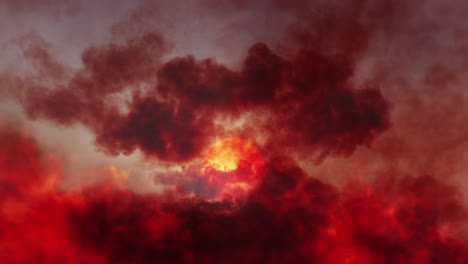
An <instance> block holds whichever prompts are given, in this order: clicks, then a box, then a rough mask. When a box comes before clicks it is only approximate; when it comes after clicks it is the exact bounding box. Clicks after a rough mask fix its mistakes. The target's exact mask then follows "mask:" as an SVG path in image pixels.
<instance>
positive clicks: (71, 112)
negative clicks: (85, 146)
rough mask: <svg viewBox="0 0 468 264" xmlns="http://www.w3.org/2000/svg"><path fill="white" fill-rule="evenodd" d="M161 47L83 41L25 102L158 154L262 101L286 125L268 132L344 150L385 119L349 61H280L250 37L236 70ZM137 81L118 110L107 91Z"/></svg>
mask: <svg viewBox="0 0 468 264" xmlns="http://www.w3.org/2000/svg"><path fill="white" fill-rule="evenodd" d="M163 46H164V44H163V43H162V40H161V38H160V37H159V36H157V35H145V36H143V37H141V38H140V39H137V40H135V39H131V40H128V41H127V43H126V44H125V45H124V46H117V45H115V44H109V45H106V46H103V47H99V48H90V49H88V50H86V51H85V52H84V53H83V55H82V59H83V64H84V69H82V70H80V71H78V72H77V73H76V74H75V75H74V76H72V77H71V80H70V81H68V82H66V83H65V84H64V87H54V88H44V87H41V88H35V89H28V90H26V92H25V98H24V99H23V100H24V103H25V106H26V109H27V111H28V113H30V115H31V116H33V117H45V118H48V119H51V120H54V121H56V122H58V123H61V124H64V125H67V124H72V123H75V122H80V123H84V124H86V125H87V126H89V127H90V128H91V129H92V130H93V131H94V132H95V134H96V138H97V143H98V144H99V145H100V146H102V147H104V149H105V150H107V151H109V152H110V153H127V154H128V153H131V152H133V151H134V150H135V149H140V150H142V151H143V152H144V153H145V154H147V155H149V156H156V157H157V158H159V159H161V160H164V161H185V160H188V159H190V158H193V157H195V156H197V155H199V154H200V153H201V151H202V150H203V147H204V146H205V145H206V143H207V142H208V139H209V138H210V137H211V136H213V135H215V134H216V133H219V131H214V119H215V118H216V117H217V116H218V115H227V116H236V115H239V114H240V113H242V112H245V111H253V110H257V109H263V110H264V111H267V112H268V113H269V115H270V117H269V118H268V125H267V126H274V127H277V128H278V129H279V130H284V131H282V132H283V133H281V134H282V135H284V136H282V137H280V138H274V137H269V136H267V138H268V139H269V140H271V141H272V142H273V141H278V142H280V144H282V143H283V142H288V144H289V143H290V142H289V141H293V142H291V143H293V144H297V143H298V142H301V144H302V145H304V146H305V147H306V148H310V147H317V148H319V149H320V148H324V149H325V150H326V151H334V152H348V153H349V152H351V151H352V150H353V149H354V148H355V147H356V146H357V145H360V144H362V143H366V142H369V141H370V139H371V138H372V136H373V135H374V134H375V133H377V132H381V131H383V130H384V129H385V128H387V127H388V125H389V121H388V105H387V103H386V102H385V100H384V99H383V98H382V96H381V94H380V92H379V90H378V89H376V88H374V87H366V88H361V89H359V90H357V89H355V88H353V86H352V84H351V83H350V82H349V78H350V76H351V75H352V65H350V64H349V62H347V61H341V60H340V59H337V58H334V57H329V56H325V55H321V54H318V53H316V52H314V51H308V50H304V51H300V52H299V53H298V54H297V55H295V56H296V58H295V59H291V60H286V59H283V58H281V57H280V56H279V55H277V54H275V53H273V52H272V51H271V50H270V49H269V48H268V47H267V46H266V45H265V44H263V43H257V44H254V45H253V46H252V47H251V48H250V49H249V51H248V55H247V57H246V58H245V60H244V63H243V65H242V67H241V69H240V70H239V71H235V70H231V69H229V68H227V67H226V66H223V65H220V64H217V63H215V62H214V61H212V60H210V59H206V60H202V61H197V60H196V59H194V58H193V57H191V56H188V57H182V58H175V59H172V60H170V61H168V62H166V63H164V64H162V65H158V61H159V59H158V56H159V55H158V52H160V51H161V49H162V47H163ZM46 58H48V57H47V56H46ZM33 59H38V60H44V59H45V58H42V57H39V58H37V57H36V58H33ZM48 64H50V63H47V64H46V63H39V65H41V66H43V65H48ZM54 65H55V64H54ZM157 66H159V68H157ZM154 78H156V79H157V82H156V84H154V83H153V82H151V80H152V79H154ZM138 85H149V86H150V87H149V88H147V91H144V92H142V91H140V90H136V91H132V90H129V92H130V93H131V94H133V95H132V96H131V99H130V100H131V101H130V102H128V103H126V105H125V106H126V107H127V108H128V110H127V112H123V111H120V110H119V105H118V102H116V100H115V99H114V103H112V102H113V100H112V98H111V95H113V94H115V93H116V92H122V91H128V89H130V88H131V87H137V86H138ZM259 126H261V124H259ZM218 130H219V128H218Z"/></svg>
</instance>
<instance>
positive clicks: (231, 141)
mask: <svg viewBox="0 0 468 264" xmlns="http://www.w3.org/2000/svg"><path fill="white" fill-rule="evenodd" d="M263 167H264V161H263V158H262V155H261V153H260V150H259V149H258V148H257V147H256V146H255V145H254V144H253V143H250V142H248V141H246V140H244V139H240V138H227V139H223V140H220V141H218V142H216V143H215V144H213V145H212V146H211V147H210V148H209V149H208V150H207V152H206V153H205V155H204V159H203V163H202V174H203V175H204V177H205V178H206V180H207V184H208V185H209V186H210V187H211V188H212V191H214V193H215V194H214V196H215V197H218V198H219V197H227V196H228V197H239V196H243V195H245V194H247V193H248V192H249V191H250V190H251V189H252V188H253V187H254V186H255V185H256V184H257V182H258V180H259V178H261V176H262V174H263V172H262V171H263Z"/></svg>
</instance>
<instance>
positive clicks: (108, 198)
mask: <svg viewBox="0 0 468 264" xmlns="http://www.w3.org/2000/svg"><path fill="white" fill-rule="evenodd" d="M49 2H50V3H55V2H56V1H49ZM124 2H125V1H122V2H120V1H116V5H117V6H118V5H123V3H124ZM215 2H216V3H215ZM228 2H229V3H225V5H223V4H218V1H214V2H213V1H200V3H199V4H197V5H200V6H199V7H198V6H197V8H194V10H195V11H194V12H197V14H202V15H203V16H210V15H211V16H212V17H213V18H215V19H218V20H221V19H222V18H223V17H224V16H230V15H231V14H230V13H235V14H236V16H233V17H231V18H232V21H231V22H232V24H233V25H232V26H233V27H234V28H235V27H236V26H239V25H240V24H236V23H237V22H238V21H237V20H238V19H239V20H242V18H243V17H247V16H248V14H249V12H252V10H268V12H271V16H272V17H274V18H275V20H274V22H271V27H272V28H275V30H276V26H278V28H282V29H286V32H282V33H281V38H280V40H279V41H278V43H275V42H274V41H271V40H269V39H268V38H266V39H264V38H258V39H256V38H252V39H254V41H250V40H249V41H250V42H249V46H248V47H247V48H245V49H244V50H243V56H242V58H241V59H240V60H239V61H238V62H237V63H232V64H229V63H226V62H222V61H223V60H219V59H218V58H217V57H216V56H213V57H208V58H201V57H200V56H198V55H197V54H186V53H184V54H177V53H176V55H174V54H173V53H171V52H172V50H173V49H174V47H177V44H178V43H173V41H174V40H173V39H171V36H172V37H173V38H174V36H173V35H171V32H170V30H169V29H167V31H168V32H165V31H164V27H160V28H158V26H157V25H155V24H157V22H159V21H158V19H159V17H158V16H161V17H163V16H164V15H167V14H164V12H163V11H162V10H164V8H168V10H172V9H171V8H175V9H176V10H179V7H177V6H176V5H175V4H174V6H172V4H168V3H166V2H164V1H160V2H159V1H157V2H152V1H141V3H139V4H138V5H137V7H136V8H135V9H132V11H131V12H130V16H129V17H127V18H125V19H123V20H119V19H117V20H118V21H117V22H116V23H115V24H112V28H111V31H112V37H110V38H104V39H105V41H100V42H92V43H91V44H89V45H87V46H86V48H84V49H83V50H80V53H79V58H78V61H79V63H78V64H76V65H68V64H67V63H65V62H62V61H61V60H60V59H59V57H60V56H58V53H59V52H58V50H55V47H54V46H53V45H51V44H50V43H49V40H48V39H47V38H46V37H43V36H42V35H41V34H39V33H34V32H33V33H28V34H26V35H22V36H20V37H17V38H15V40H14V45H17V46H18V47H19V49H20V50H21V52H22V54H21V55H22V56H23V58H24V59H25V61H23V63H24V62H27V63H26V64H27V65H25V68H26V70H25V71H24V72H22V71H18V72H15V70H14V69H13V70H11V69H7V70H5V71H0V95H1V96H2V97H3V96H4V97H6V98H8V100H12V101H14V102H15V103H16V104H17V106H18V107H20V108H21V109H22V110H24V114H25V115H24V116H25V117H24V118H25V119H27V122H30V123H35V124H37V123H42V122H44V123H46V122H47V124H49V125H51V126H54V127H59V128H66V129H76V128H77V127H79V128H80V129H81V128H85V129H86V131H87V132H89V133H90V135H91V137H92V138H93V140H94V141H93V144H94V146H96V151H98V152H99V153H100V154H103V155H106V156H108V157H113V156H119V155H120V154H123V155H120V157H119V158H122V157H123V158H124V159H125V158H128V156H130V155H132V154H133V153H135V152H140V153H141V154H142V157H143V158H144V160H142V161H141V165H142V166H143V165H145V166H147V165H148V163H150V164H151V166H153V169H154V172H153V171H152V172H151V174H150V177H148V178H150V181H149V182H145V183H144V184H146V185H155V186H158V187H159V189H158V190H159V192H155V191H152V192H141V191H139V190H137V188H132V187H131V186H130V185H126V184H122V182H125V181H126V180H128V178H129V177H138V176H141V175H131V176H129V173H128V172H126V171H125V172H119V169H118V168H117V167H113V166H112V168H113V169H112V171H111V172H110V174H111V177H110V178H105V180H103V181H92V183H91V184H82V185H79V186H78V185H77V186H73V185H71V186H66V185H61V184H60V183H61V182H62V180H63V179H64V178H65V177H66V176H65V175H66V174H67V173H66V167H67V164H66V163H67V162H76V160H73V159H70V160H67V158H66V157H67V153H65V154H63V153H61V152H60V150H59V151H58V153H61V155H54V153H55V152H54V151H53V150H51V149H49V148H47V149H46V148H45V147H44V146H43V144H42V142H41V141H40V140H37V138H39V137H35V135H34V132H33V135H30V134H28V129H23V127H22V125H19V123H21V122H19V123H16V122H12V123H9V121H6V120H5V121H4V120H2V119H0V262H1V263H13V264H16V263H18V264H19V263H91V264H92V263H96V264H107V263H109V264H110V263H121V264H127V263H337V264H338V263H353V264H366V263H369V264H371V263H372V264H374V263H377V264H380V263H382V264H384V263H414V264H420V263H455V264H458V263H460V264H463V263H468V241H467V240H466V220H467V219H468V218H467V213H468V212H467V210H466V201H465V200H464V197H463V189H462V188H463V187H462V186H461V185H460V186H457V185H456V184H453V183H449V182H450V181H449V179H450V180H452V178H450V177H451V176H453V175H454V174H456V173H457V175H462V176H463V175H464V169H460V168H463V167H462V166H460V165H459V164H458V163H457V162H456V161H458V162H460V160H462V161H463V162H464V161H465V160H464V158H463V157H464V153H465V152H466V151H465V150H466V149H467V148H466V146H465V144H466V143H465V140H466V133H465V132H464V131H465V130H466V125H465V122H464V121H463V120H465V118H466V117H468V114H466V113H465V112H466V111H464V108H463V107H462V106H464V104H465V103H466V102H465V101H466V99H464V98H466V96H465V95H464V93H463V92H461V91H459V90H457V89H458V88H456V87H455V88H452V86H455V84H460V83H463V81H462V80H461V77H460V72H463V71H462V70H466V62H462V63H460V64H457V63H458V61H457V60H455V58H454V59H453V60H451V61H450V63H448V64H447V65H448V66H447V65H444V64H443V63H440V61H439V63H432V60H431V59H432V57H431V54H430V52H431V51H432V50H434V53H436V52H435V51H438V52H441V51H440V50H438V49H437V48H436V47H439V46H437V45H439V44H438V43H437V41H436V40H433V39H430V38H427V37H426V38H424V37H423V38H422V39H423V40H427V42H428V44H426V45H425V46H423V47H421V50H420V51H419V52H420V53H416V52H415V50H417V49H418V48H415V47H414V46H417V43H422V42H424V41H422V40H421V39H416V38H417V37H413V35H417V36H420V35H418V34H416V33H419V31H422V32H423V34H422V36H424V34H427V32H426V31H427V28H429V27H430V28H436V27H432V24H431V23H429V22H427V21H430V19H428V18H426V17H425V15H427V16H428V17H429V18H430V16H429V15H428V14H429V13H430V12H431V10H432V9H434V8H432V9H431V8H428V7H427V6H429V7H430V6H431V5H432V4H431V3H432V2H431V0H426V1H423V2H424V4H420V5H419V4H412V3H406V1H387V0H381V1H361V2H359V3H357V2H355V1H320V0H317V1H315V0H314V1H282V0H276V1H256V3H250V2H249V1H228ZM72 3H73V1H66V2H64V3H63V4H60V5H57V7H56V8H50V9H48V8H45V7H44V6H43V5H42V4H41V3H40V2H39V1H17V2H14V1H6V2H5V4H2V3H0V8H1V7H7V8H8V10H10V11H11V12H14V13H15V14H23V13H30V12H33V11H32V10H33V9H35V8H39V7H41V9H40V10H38V12H43V11H44V10H45V11H47V10H50V11H52V10H54V11H53V12H59V13H61V12H62V11H60V10H62V9H64V10H67V11H66V13H65V14H62V15H64V16H65V17H67V16H68V15H72V14H74V15H79V14H80V11H79V8H78V7H80V6H81V7H82V8H83V5H82V4H81V2H76V3H73V4H72ZM75 4H76V5H75ZM434 5H435V4H434ZM75 8H77V10H74V9H75ZM444 8H446V9H443V8H441V10H445V11H446V13H447V14H454V15H456V14H458V13H457V12H455V11H454V10H453V6H449V7H444ZM180 10H181V9H180ZM0 12H1V10H0ZM171 12H174V11H171ZM181 12H182V10H181ZM46 13H48V12H46ZM254 13H255V12H254ZM184 14H185V13H184ZM444 14H445V13H444ZM172 15H174V16H175V14H172V13H170V12H169V16H172ZM181 16H182V15H181ZM445 16H447V15H445ZM458 16H459V14H458V15H457V17H458ZM463 16H464V15H463ZM402 17H403V18H402ZM177 19H180V21H185V20H183V19H186V18H182V17H177V16H176V17H174V20H175V21H176V22H175V23H176V24H177V22H178V21H179V20H177ZM198 19H199V20H197V21H203V19H202V18H198ZM254 20H255V21H256V19H254ZM258 20H260V19H258ZM161 21H162V20H161ZM194 21H195V20H194ZM155 22H156V23H155ZM200 23H201V22H200ZM239 23H240V22H239ZM281 23H285V24H287V27H285V26H284V25H283V27H280V24H281ZM194 24H196V23H195V22H194ZM467 25H468V24H467ZM229 26H231V25H229ZM229 26H226V28H225V29H226V31H228V29H230V27H229ZM251 26H252V28H255V27H256V25H251ZM438 26H439V28H444V26H445V27H448V26H447V25H445V24H444V26H442V25H438ZM460 28H462V27H461V26H460ZM0 29H1V28H0ZM223 29H224V28H223ZM457 29H458V27H457ZM187 31H188V30H187ZM207 31H208V30H207ZM440 31H443V30H440ZM249 32H250V31H249ZM252 32H254V30H252ZM443 32H444V31H443ZM466 32H468V30H466ZM466 32H465V31H463V30H461V29H460V30H458V31H457V32H455V33H456V34H455V33H454V34H453V35H456V38H457V39H460V40H463V39H464V38H465V39H466V37H464V38H463V36H466ZM202 33H205V32H200V35H201V36H205V35H203V34H202ZM283 33H284V34H283ZM439 33H440V32H439ZM197 34H198V33H197ZM278 34H280V33H278ZM440 34H441V33H440ZM441 35H443V36H445V35H450V34H448V33H447V34H441ZM176 39H177V38H176ZM465 42H466V41H465ZM387 44H388V47H387ZM392 49H395V50H397V51H398V52H401V51H402V50H410V51H412V52H415V53H416V54H423V55H424V56H422V57H424V59H423V60H421V61H419V60H415V61H417V63H419V64H421V65H423V66H421V65H417V66H418V67H419V68H417V70H416V66H414V67H415V69H414V72H413V71H409V70H411V67H409V66H408V65H404V64H403V63H401V62H400V61H401V60H403V57H404V56H403V55H402V56H396V57H397V58H396V59H395V58H390V57H392V56H394V54H396V53H397V52H395V51H394V50H392ZM440 49H441V50H443V49H442V48H440ZM450 49H452V46H450ZM463 50H464V51H465V52H466V46H465V47H462V46H460V47H457V51H463ZM456 54H457V55H458V53H456ZM406 55H408V58H412V57H411V56H410V55H412V54H410V53H409V52H408V53H407V54H406ZM445 55H446V56H447V57H450V56H451V57H454V55H453V54H451V55H450V56H448V55H447V54H445ZM374 56H375V57H374ZM437 56H440V57H443V56H444V54H442V55H440V54H437ZM429 57H430V58H429ZM435 57H436V54H434V58H435ZM369 58H371V59H369ZM382 58H384V59H388V60H391V63H390V62H389V63H382V62H381V61H380V59H382ZM408 58H407V59H408ZM372 59H373V60H374V61H373V62H374V64H372V63H370V62H369V61H372ZM394 60H396V61H397V63H396V64H397V65H398V66H397V67H395V65H392V63H395V61H394ZM408 60H410V59H408ZM434 60H435V59H434ZM442 61H443V60H442ZM443 62H445V61H443ZM379 63H380V64H379ZM398 63H400V64H398ZM417 63H416V62H415V65H416V64H417ZM0 66H1V65H0ZM23 66H24V65H23ZM366 67H367V68H366ZM426 67H427V68H426ZM408 69H409V70H408ZM402 72H404V74H406V75H404V74H402ZM408 72H409V73H408ZM366 74H367V75H366ZM421 76H422V79H423V80H424V81H423V84H424V85H423V86H424V89H425V90H421V91H423V92H420V91H419V90H417V89H423V88H419V87H418V88H417V89H414V87H412V85H414V86H417V85H415V84H414V83H417V82H416V80H417V79H418V78H421ZM413 82H414V83H413ZM393 86H397V88H392V89H390V88H388V87H393ZM463 87H464V86H463ZM410 88H411V89H410ZM440 88H446V89H447V90H448V91H449V92H447V94H448V95H450V96H447V97H450V98H454V99H453V100H451V101H448V100H447V99H446V98H447V97H445V96H444V95H445V94H444V93H443V92H440ZM449 88H450V89H449ZM0 99H3V98H0ZM438 100H439V101H443V100H445V101H444V103H443V104H436V103H434V102H438ZM457 107H458V108H457ZM455 108H456V110H454V109H455ZM428 109H429V110H428ZM460 109H461V110H460ZM0 110H1V109H0ZM419 111H420V112H419ZM467 113H468V112H467ZM2 114H3V113H2ZM454 128H456V129H454ZM455 130H456V131H455ZM421 132H424V133H423V134H422V135H420V134H418V133H421ZM72 140H73V139H70V141H72ZM77 149H78V147H77ZM356 153H357V154H356ZM353 155H354V156H353ZM63 156H64V157H63ZM455 156H457V158H455ZM460 157H462V158H460ZM80 158H83V157H80ZM78 159H79V158H78ZM151 162H154V163H151ZM340 162H342V163H343V164H345V163H346V162H349V163H352V164H355V167H357V169H354V170H351V169H349V167H346V166H343V167H341V165H342V164H340ZM324 163H326V164H325V165H324V166H323V167H320V166H321V165H323V164H324ZM330 164H331V165H330ZM440 164H442V165H440ZM326 166H329V167H330V166H331V167H333V169H335V170H330V171H331V172H330V171H329V172H328V174H326V173H325V174H323V172H324V171H325V170H323V168H324V167H325V168H326ZM418 166H419V167H418ZM457 166H459V167H457ZM311 167H312V168H313V169H310V168H311ZM440 167H443V169H440ZM408 168H412V169H413V170H410V169H408ZM433 168H437V170H434V171H432V169H433ZM348 169H349V172H348V171H346V172H343V171H345V170H348ZM405 169H406V170H405ZM457 170H458V171H457ZM135 171H136V173H138V172H140V171H139V170H135ZM135 171H134V172H132V173H135ZM335 171H340V173H342V174H343V175H341V174H340V175H332V177H330V178H327V177H328V176H330V174H331V173H334V172H335ZM403 171H404V172H405V173H401V172H403ZM454 171H455V172H454ZM441 172H447V174H444V173H441ZM448 172H450V173H448ZM70 175H78V176H73V177H79V174H70ZM348 175H352V177H351V178H345V177H346V176H348ZM145 176H146V175H145ZM68 177H71V176H68ZM81 181H86V179H84V180H81ZM70 182H73V181H70ZM75 182H80V179H78V180H76V181H75Z"/></svg>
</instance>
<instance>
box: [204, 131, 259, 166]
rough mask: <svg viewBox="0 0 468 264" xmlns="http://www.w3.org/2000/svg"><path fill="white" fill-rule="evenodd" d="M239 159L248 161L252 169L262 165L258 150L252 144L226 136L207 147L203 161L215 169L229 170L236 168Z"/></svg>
mask: <svg viewBox="0 0 468 264" xmlns="http://www.w3.org/2000/svg"><path fill="white" fill-rule="evenodd" d="M241 160H245V161H247V162H249V163H250V164H251V165H252V170H254V171H256V170H258V169H259V166H262V165H263V164H260V163H262V161H261V155H260V151H259V150H258V148H257V147H256V146H255V145H254V144H252V143H250V142H248V141H246V140H243V139H240V138H227V139H223V140H220V141H218V142H216V143H215V144H214V145H213V146H211V147H210V148H209V149H208V151H207V152H206V155H205V159H204V163H205V166H209V167H211V168H213V169H215V170H218V171H222V172H229V171H234V170H236V169H237V168H238V167H239V163H240V161H241Z"/></svg>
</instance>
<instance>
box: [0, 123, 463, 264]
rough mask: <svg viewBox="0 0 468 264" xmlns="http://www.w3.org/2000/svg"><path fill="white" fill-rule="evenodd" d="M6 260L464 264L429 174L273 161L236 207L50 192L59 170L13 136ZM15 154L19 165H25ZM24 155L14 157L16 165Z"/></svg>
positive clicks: (9, 140) (453, 202)
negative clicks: (363, 172) (363, 173)
mask: <svg viewBox="0 0 468 264" xmlns="http://www.w3.org/2000/svg"><path fill="white" fill-rule="evenodd" d="M1 147H2V148H1V153H0V154H1V155H0V157H1V160H0V165H1V167H0V171H1V172H2V186H5V187H6V186H8V190H9V191H8V192H2V196H1V199H0V203H1V205H2V214H1V215H0V221H1V222H2V229H1V230H0V238H1V240H0V241H1V245H2V247H1V250H0V260H1V261H2V262H4V263H28V262H31V261H33V262H35V263H64V262H65V263H82V262H86V263H154V262H157V263H238V262H239V261H242V262H245V263H259V262H260V263H284V262H300V263H303V262H319V263H444V262H445V261H446V260H450V262H451V263H466V261H468V247H467V245H466V242H465V241H463V240H462V239H461V238H457V236H453V232H454V231H456V228H457V226H458V224H459V223H460V221H462V220H463V219H464V217H465V215H466V211H465V210H464V209H463V207H462V204H461V203H460V200H459V196H458V194H457V192H456V191H455V189H454V188H453V187H451V186H449V185H446V184H443V183H441V182H439V181H437V180H436V179H435V178H433V177H431V176H421V177H415V178H414V177H407V178H403V179H398V180H397V179H396V178H394V177H388V178H386V179H385V180H382V181H381V182H379V183H376V184H374V185H365V184H362V183H355V184H353V185H349V186H345V187H343V188H342V189H337V188H336V187H333V186H332V185H329V184H327V183H324V182H322V181H319V180H316V179H314V178H311V177H309V176H308V175H306V174H305V172H303V171H302V170H301V169H300V168H299V167H298V166H297V165H296V164H295V162H294V161H292V160H291V159H289V158H287V157H276V158H274V159H272V160H270V161H268V163H267V164H266V165H265V166H266V176H265V177H264V178H263V179H262V180H261V182H260V183H259V185H258V186H257V187H256V188H255V189H254V190H253V191H252V192H251V194H250V196H249V197H247V198H245V199H243V200H238V201H233V200H229V199H225V200H213V201H209V200H208V201H207V200H204V199H202V198H197V197H193V198H174V197H173V196H168V195H156V194H146V195H144V194H137V193H133V192H131V191H128V190H116V189H113V188H109V187H106V185H101V186H97V187H90V188H85V189H81V190H75V191H66V192H63V191H56V190H55V189H54V186H53V185H51V184H50V181H51V180H52V179H53V177H54V175H55V174H56V173H57V171H54V170H56V169H57V167H56V166H55V167H54V166H52V165H53V164H54V163H51V162H50V161H48V160H47V159H46V157H45V156H44V154H41V151H40V149H39V148H38V146H37V145H36V143H35V142H34V141H32V140H30V139H28V138H26V137H24V136H21V134H20V133H19V132H14V131H11V132H7V133H2V135H1ZM20 157H21V158H20ZM18 159H21V160H18Z"/></svg>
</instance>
